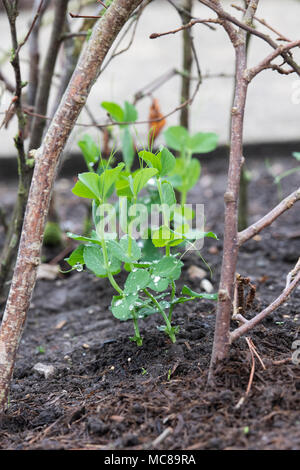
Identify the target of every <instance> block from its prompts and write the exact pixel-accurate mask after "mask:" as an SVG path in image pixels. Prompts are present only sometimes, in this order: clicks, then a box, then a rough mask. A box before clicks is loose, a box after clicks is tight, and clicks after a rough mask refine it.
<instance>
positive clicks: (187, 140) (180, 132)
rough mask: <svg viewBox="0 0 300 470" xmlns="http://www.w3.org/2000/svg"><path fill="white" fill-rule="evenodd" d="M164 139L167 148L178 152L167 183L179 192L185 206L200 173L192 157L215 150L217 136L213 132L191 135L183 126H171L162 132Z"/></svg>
mask: <svg viewBox="0 0 300 470" xmlns="http://www.w3.org/2000/svg"><path fill="white" fill-rule="evenodd" d="M164 137H165V141H166V144H167V146H168V147H169V148H170V149H172V150H176V151H177V152H179V157H178V158H176V165H175V167H174V169H173V171H172V172H171V174H170V179H169V181H171V182H172V184H173V187H174V188H175V189H176V190H177V191H179V192H180V195H181V201H180V202H181V204H185V203H186V197H187V193H188V191H189V190H190V189H192V188H193V187H194V186H195V184H196V183H197V181H198V180H199V177H200V173H201V164H200V162H199V160H198V159H197V158H192V156H193V154H199V153H200V154H203V153H209V152H212V151H213V150H215V149H216V147H217V145H218V135H217V134H215V133H213V132H206V133H204V132H197V133H196V134H194V135H191V134H189V132H188V130H187V129H186V128H185V127H183V126H172V127H169V128H168V129H167V130H166V131H165V132H164Z"/></svg>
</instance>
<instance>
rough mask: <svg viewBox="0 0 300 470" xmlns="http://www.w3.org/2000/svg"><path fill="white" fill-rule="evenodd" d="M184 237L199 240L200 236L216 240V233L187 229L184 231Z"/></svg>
mask: <svg viewBox="0 0 300 470" xmlns="http://www.w3.org/2000/svg"><path fill="white" fill-rule="evenodd" d="M184 236H185V238H187V239H188V240H201V239H202V238H214V239H215V240H218V237H217V235H216V234H215V233H214V232H200V230H193V229H191V230H187V231H186V232H185V233H184Z"/></svg>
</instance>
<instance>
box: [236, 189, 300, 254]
mask: <svg viewBox="0 0 300 470" xmlns="http://www.w3.org/2000/svg"><path fill="white" fill-rule="evenodd" d="M299 199H300V188H298V189H297V190H296V191H294V192H293V193H292V194H290V195H289V196H287V197H286V198H285V199H284V200H283V201H281V202H280V203H279V204H278V205H277V206H276V207H274V209H272V210H271V211H270V212H268V214H266V215H265V216H264V217H262V218H261V219H260V220H259V221H258V222H256V223H255V224H253V225H250V227H248V228H246V229H245V230H243V231H242V232H240V233H239V234H238V245H239V246H241V245H243V244H244V243H245V242H246V241H248V240H250V238H253V237H254V236H255V235H257V234H258V233H259V232H261V231H262V230H263V229H264V228H266V227H268V226H269V225H271V224H272V223H273V222H274V220H276V219H277V218H278V217H279V216H280V215H281V214H283V213H284V212H286V211H287V210H289V209H291V207H293V205H294V204H295V203H296V202H297V201H299Z"/></svg>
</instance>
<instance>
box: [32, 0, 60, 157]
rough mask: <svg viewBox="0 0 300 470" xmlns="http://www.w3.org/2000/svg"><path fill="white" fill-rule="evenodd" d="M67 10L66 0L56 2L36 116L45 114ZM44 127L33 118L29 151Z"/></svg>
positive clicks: (39, 139) (33, 146)
mask: <svg viewBox="0 0 300 470" xmlns="http://www.w3.org/2000/svg"><path fill="white" fill-rule="evenodd" d="M67 8H68V0H66V1H64V2H62V1H61V0H56V3H55V11H54V22H53V28H52V32H51V38H50V43H49V47H48V50H47V54H46V57H45V62H44V66H43V70H42V73H41V77H40V80H39V84H38V90H37V96H36V103H35V111H36V113H38V114H46V113H47V106H48V100H49V95H50V89H51V84H52V78H53V74H54V68H55V64H56V59H57V56H58V51H59V48H60V46H61V35H62V31H63V29H64V25H65V20H66V12H67ZM44 127H45V121H44V120H43V119H40V118H38V117H35V118H34V119H33V122H32V127H31V136H30V144H29V150H31V149H37V148H38V147H39V146H40V144H41V140H42V137H43V132H44Z"/></svg>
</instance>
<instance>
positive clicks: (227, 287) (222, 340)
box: [211, 41, 248, 365]
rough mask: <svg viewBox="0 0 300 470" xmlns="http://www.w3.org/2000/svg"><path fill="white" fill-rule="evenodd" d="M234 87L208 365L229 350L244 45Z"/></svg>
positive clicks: (239, 52)
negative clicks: (221, 244) (221, 245)
mask: <svg viewBox="0 0 300 470" xmlns="http://www.w3.org/2000/svg"><path fill="white" fill-rule="evenodd" d="M235 50H236V88H235V98H234V106H233V108H232V119H231V145H230V157H229V170H228V183H227V189H226V192H225V195H224V200H225V227H224V251H223V260H222V270H221V281H220V286H219V301H218V306H217V316H216V328H215V337H214V346H213V352H212V359H211V364H212V365H214V364H215V363H216V362H217V361H219V360H222V359H224V358H225V357H226V356H227V354H228V350H229V344H230V343H229V326H230V317H231V309H232V301H233V291H234V280H235V270H236V264H237V257H238V225H237V222H238V196H239V187H240V176H241V169H242V164H243V123H244V110H245V104H246V96H247V87H248V83H247V81H246V80H245V79H244V71H245V69H246V44H245V41H243V42H242V41H241V44H239V45H237V46H236V49H235Z"/></svg>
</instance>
